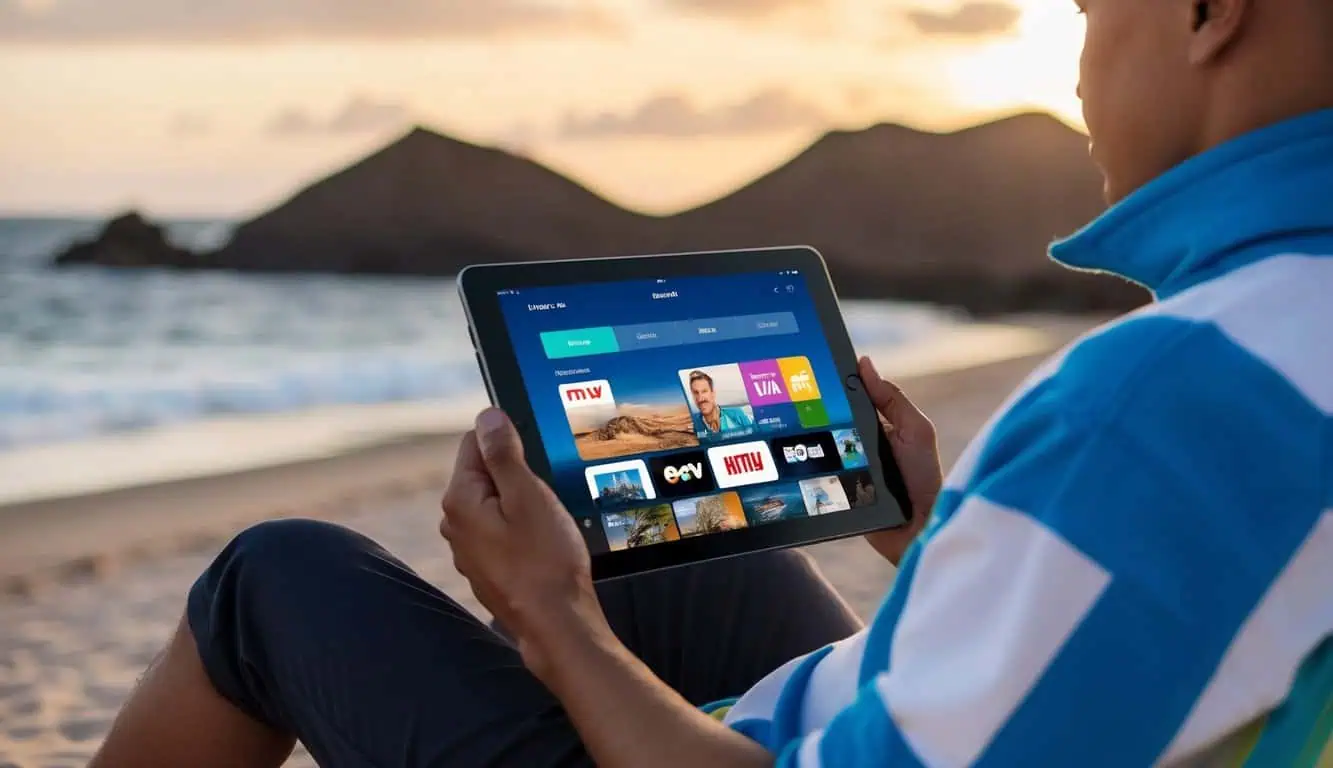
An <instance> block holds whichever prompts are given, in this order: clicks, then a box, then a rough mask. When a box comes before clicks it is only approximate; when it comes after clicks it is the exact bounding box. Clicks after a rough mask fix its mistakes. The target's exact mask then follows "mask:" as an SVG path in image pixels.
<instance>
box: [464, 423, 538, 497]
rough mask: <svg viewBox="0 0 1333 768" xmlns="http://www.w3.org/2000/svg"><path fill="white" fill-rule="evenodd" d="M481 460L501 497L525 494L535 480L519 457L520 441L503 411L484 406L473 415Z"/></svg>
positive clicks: (529, 490) (531, 487) (521, 443)
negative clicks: (475, 415)
mask: <svg viewBox="0 0 1333 768" xmlns="http://www.w3.org/2000/svg"><path fill="white" fill-rule="evenodd" d="M477 439H478V441H479V443H480V446H481V457H482V461H484V462H485V466H486V470H487V471H488V472H489V473H490V476H491V479H492V481H494V483H495V487H496V489H497V490H498V491H499V494H500V497H501V498H502V499H505V498H510V497H521V496H526V495H528V494H529V493H531V491H532V490H533V487H534V486H535V485H536V484H537V483H538V482H539V481H538V479H537V476H536V475H535V474H533V472H532V470H531V469H529V468H528V464H527V462H526V461H525V460H524V459H523V442H522V440H520V439H519V436H518V430H516V429H514V425H513V423H512V422H510V421H509V417H508V416H506V415H505V413H504V411H501V410H500V409H498V408H488V409H486V410H484V411H482V412H481V414H480V415H479V416H477Z"/></svg>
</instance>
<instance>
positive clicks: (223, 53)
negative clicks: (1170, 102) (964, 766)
mask: <svg viewBox="0 0 1333 768" xmlns="http://www.w3.org/2000/svg"><path fill="white" fill-rule="evenodd" d="M1081 39H1082V18H1081V17H1080V16H1078V15H1077V14H1076V13H1075V7H1074V4H1073V3H1072V2H1066V1H1064V0H376V1H375V2H370V1H369V0H211V1H210V2H207V3H193V2H187V1H186V0H0V93H3V94H4V95H3V98H0V212H11V213H92V214H103V213H108V212H111V211H114V210H117V209H120V208H125V207H130V206H134V207H139V208H141V209H144V210H147V211H148V212H150V213H152V214H155V215H158V216H167V215H224V216H233V215H246V214H249V213H252V212H254V211H257V210H259V209H262V208H263V207H265V206H268V205H271V204H273V203H275V202H277V201H279V200H280V199H282V198H283V197H285V196H286V195H287V194H289V193H290V192H292V191H293V190H294V189H295V188H296V187H297V186H299V185H300V184H302V183H304V182H306V181H309V180H311V179H313V178H315V177H318V176H320V175H322V174H323V173H326V172H328V171H330V170H332V169H335V168H337V167H338V166H340V165H342V164H344V163H346V162H348V161H350V160H353V159H355V158H357V157H358V156H360V155H362V154H364V153H366V152H368V151H370V150H372V149H374V148H375V147H377V146H379V145H380V144H383V143H384V142H386V141H388V140H391V139H392V138H393V137H394V136H395V135H397V134H399V133H401V132H402V131H403V130H404V129H405V128H407V127H409V126H411V125H413V124H423V125H426V126H428V127H431V128H433V129H436V130H439V131H442V132H446V133H450V134H452V135H455V136H458V137H460V138H463V139H466V140H469V141H475V142H478V143H483V144H491V145H499V146H504V147H507V148H510V149H513V150H516V151H521V152H523V153H525V154H528V155H529V156H532V157H534V158H536V159H538V160H540V161H541V162H544V163H546V164H548V165H550V166H552V167H554V168H556V169H557V170H560V171H562V172H565V173H567V174H569V175H571V176H573V177H575V178H577V179H578V180H579V181H581V182H583V183H585V184H587V185H588V186H590V187H592V188H593V189H595V190H597V191H599V192H600V193H602V194H605V195H607V196H608V197H611V198H612V199H614V200H616V201H617V202H620V203H621V204H624V205H627V206H630V207H634V208H639V209H642V210H651V211H670V210H675V209H679V208H681V207H685V206H689V205H692V204H697V203H699V202H702V201H704V200H706V199H709V198H711V197H714V196H716V195H718V194H722V193H725V192H726V191H729V190H730V189H731V188H733V187H735V186H736V185H738V184H740V183H743V182H745V181H747V180H749V179H750V178H752V177H753V176H755V175H757V174H759V173H762V172H764V171H766V170H768V169H769V168H771V167H773V166H774V165H776V164H778V163H781V162H782V161H784V160H785V159H786V158H787V157H789V156H790V155H791V154H792V153H793V152H795V151H797V150H799V149H800V148H801V147H803V146H804V145H805V144H807V143H808V142H809V141H811V140H812V139H813V138H815V137H817V136H818V135H819V134H821V133H822V132H824V131H826V130H829V129H831V128H861V127H865V126H867V125H869V124H872V123H876V122H881V121H894V122H902V123H906V124H909V125H913V126H916V127H920V128H926V129H932V130H949V129H954V128H958V127H962V126H965V125H968V124H971V123H974V122H978V121H980V120H983V119H987V118H990V117H993V116H996V115H1001V114H1005V113H1010V112H1014V111H1017V110H1021V109H1029V108H1037V109H1046V110H1050V111H1052V112H1054V113H1055V114H1057V115H1058V116H1060V117H1062V118H1064V119H1066V120H1067V121H1068V122H1070V123H1071V124H1073V125H1075V126H1079V125H1080V123H1079V117H1078V101H1077V99H1076V98H1075V96H1074V87H1075V84H1076V82H1077V59H1078V50H1079V45H1080V43H1081Z"/></svg>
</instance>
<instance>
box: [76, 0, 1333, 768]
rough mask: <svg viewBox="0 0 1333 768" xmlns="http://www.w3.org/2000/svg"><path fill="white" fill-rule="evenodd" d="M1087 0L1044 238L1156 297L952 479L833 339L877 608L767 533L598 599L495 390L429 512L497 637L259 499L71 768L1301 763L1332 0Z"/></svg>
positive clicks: (1331, 466) (1318, 642)
mask: <svg viewBox="0 0 1333 768" xmlns="http://www.w3.org/2000/svg"><path fill="white" fill-rule="evenodd" d="M1081 10H1082V11H1084V12H1085V13H1086V40H1085V45H1084V49H1083V57H1082V67H1081V82H1080V91H1079V92H1080V96H1081V98H1082V100H1083V104H1084V110H1085V116H1086V122H1087V126H1088V129H1089V133H1090V134H1091V137H1092V140H1093V148H1092V153H1093V157H1094V158H1095V160H1096V162H1097V163H1098V164H1099V166H1100V167H1101V169H1102V170H1103V173H1104V176H1105V178H1106V192H1107V197H1108V199H1109V201H1110V202H1111V203H1112V205H1111V207H1110V208H1109V209H1108V210H1107V211H1106V212H1105V213H1104V214H1103V215H1102V216H1100V217H1099V218H1098V219H1097V220H1095V221H1094V222H1092V223H1091V224H1090V225H1089V226H1088V227H1086V228H1085V229H1083V230H1081V231H1079V232H1078V233H1075V234H1074V235H1073V236H1071V237H1069V238H1067V239H1065V240H1062V241H1060V242H1059V243H1057V245H1056V246H1055V247H1054V249H1053V255H1054V257H1055V258H1056V259H1058V260H1060V261H1062V262H1064V263H1065V264H1068V265H1070V266H1072V267H1074V268H1078V269H1087V270H1103V271H1109V272H1113V273H1115V274H1118V275H1121V276H1123V277H1124V278H1126V279H1130V280H1134V281H1137V282H1139V283H1141V284H1143V285H1145V286H1147V287H1148V288H1150V289H1151V290H1152V292H1153V294H1154V295H1155V300H1154V301H1153V302H1152V303H1151V304H1149V305H1147V306H1146V307H1145V308H1143V309H1141V310H1139V311H1136V312H1134V313H1131V314H1130V315H1128V316H1126V317H1124V318H1121V319H1119V320H1117V321H1114V322H1111V323H1109V324H1108V325H1106V326H1104V327H1102V328H1099V329H1097V330H1095V331H1093V332H1091V333H1089V334H1088V335H1087V336H1085V337H1083V338H1082V339H1080V340H1079V341H1077V342H1075V343H1074V344H1073V345H1071V346H1070V347H1069V348H1068V349H1067V350H1064V351H1062V352H1061V353H1058V354H1057V355H1055V356H1054V357H1053V358H1052V359H1051V360H1050V361H1049V362H1048V363H1047V364H1045V365H1043V366H1041V367H1040V368H1039V369H1038V370H1037V371H1035V372H1034V373H1033V375H1032V377H1031V378H1030V379H1029V380H1028V381H1027V382H1026V383H1025V384H1024V385H1023V386H1021V387H1020V388H1019V390H1018V391H1017V392H1016V393H1015V394H1014V396H1013V397H1012V398H1011V400H1010V401H1009V403H1008V404H1006V405H1005V406H1004V407H1003V408H1002V409H1001V410H1000V411H999V412H998V413H997V415H996V416H995V417H994V418H993V419H992V420H991V422H990V423H989V424H988V425H987V426H986V427H985V428H984V429H983V430H982V432H981V434H979V435H978V436H977V438H976V439H975V441H974V442H973V443H972V444H971V445H970V447H969V448H968V449H967V450H966V451H964V453H963V455H962V456H961V457H960V458H959V460H958V461H957V463H956V464H955V466H954V468H953V470H952V472H951V473H950V475H949V476H948V478H947V480H945V479H943V478H942V477H941V471H940V466H939V460H938V455H937V451H936V449H935V439H934V431H933V428H932V426H931V423H930V422H929V421H928V420H927V419H926V418H925V416H924V415H922V414H921V413H920V412H919V411H917V410H916V409H915V408H914V406H913V405H912V404H911V402H910V401H909V400H908V398H907V397H906V396H905V395H904V394H903V393H902V392H901V391H900V390H899V389H898V388H897V387H895V386H894V385H893V384H891V383H888V382H886V381H885V380H884V379H882V378H881V377H880V376H879V375H878V374H877V373H876V372H875V370H874V368H873V366H871V365H870V364H869V363H868V362H864V361H863V362H862V364H861V375H862V377H863V378H864V380H865V388H866V391H867V392H868V393H869V394H870V396H871V397H872V399H873V400H874V401H875V403H876V404H877V406H878V407H879V409H880V411H881V413H882V414H883V415H884V417H885V420H886V422H887V424H888V426H887V427H886V429H888V430H889V432H890V436H889V439H890V443H891V445H892V447H893V454H894V457H895V458H896V459H897V461H898V463H899V464H900V466H901V467H902V470H903V473H904V475H905V477H906V478H907V482H908V485H909V495H910V501H911V504H910V506H911V508H912V509H913V511H914V512H917V513H920V514H917V515H916V516H915V521H916V522H914V525H913V527H911V528H910V529H908V530H898V531H889V532H883V533H880V534H876V535H874V536H873V537H872V540H871V543H872V544H874V545H875V546H876V548H877V549H878V550H879V551H881V552H882V553H883V554H885V555H886V556H887V557H889V559H891V560H894V561H896V562H897V563H898V575H897V578H896V580H895V582H894V584H893V585H892V588H891V590H890V591H889V593H888V596H887V597H886V599H885V601H884V603H883V604H882V606H881V607H880V608H879V611H878V612H877V614H876V615H875V617H874V620H873V621H872V622H871V623H870V625H869V626H867V627H862V626H860V624H859V622H858V621H857V620H856V619H855V618H854V617H853V616H851V615H850V613H849V612H848V611H847V609H846V608H845V607H844V606H843V604H842V603H841V602H840V601H839V599H838V598H837V596H836V594H834V593H833V592H832V591H831V590H830V589H829V587H828V585H827V584H826V583H825V582H823V581H822V580H820V579H819V578H818V575H817V574H816V573H815V572H814V571H813V570H812V568H811V566H810V564H809V562H808V560H807V559H806V558H805V557H804V556H802V555H799V554H796V553H792V552H784V553H779V554H767V555H756V556H752V557H748V558H743V559H739V560H735V561H723V562H719V563H709V564H705V565H700V566H695V567H693V568H689V569H682V570H680V571H669V572H666V573H664V574H659V575H654V576H645V577H643V578H642V579H633V580H629V581H627V582H611V583H607V584H599V585H597V586H594V585H593V583H592V582H591V581H590V579H589V561H588V553H587V550H586V549H585V547H584V545H583V543H582V539H581V537H580V536H579V534H578V532H577V531H576V530H575V527H574V523H573V521H572V518H571V517H570V515H569V514H567V512H566V511H565V510H564V509H562V508H561V506H560V503H559V502H558V500H557V499H556V497H555V496H554V495H553V494H552V492H551V490H550V489H549V488H548V487H546V486H545V485H544V484H543V483H542V482H540V481H539V480H538V479H537V478H536V477H535V476H534V475H533V474H532V472H531V471H530V470H529V469H528V468H527V466H526V464H525V463H524V459H523V455H522V452H521V448H520V443H519V441H518V439H517V437H516V435H515V432H514V429H513V428H512V426H511V425H510V423H509V422H508V421H507V419H506V418H505V416H504V414H502V413H500V412H497V411H494V410H488V411H485V412H483V413H482V414H481V415H480V416H479V418H478V420H477V429H476V430H475V431H474V432H472V433H469V434H468V435H467V436H466V437H465V438H464V440H463V442H462V446H461V448H460V451H459V455H458V460H457V466H456V469H455V472H454V475H453V477H452V479H451V481H450V483H449V487H448V490H447V491H446V493H445V495H444V499H443V502H442V509H443V515H442V520H441V524H440V530H441V533H442V534H443V535H444V537H445V538H446V539H448V541H449V543H450V549H451V551H452V555H453V558H454V564H455V566H456V567H457V568H458V570H459V571H460V572H461V573H462V574H463V575H464V576H466V577H467V579H468V580H469V582H470V584H471V587H472V590H473V592H474V593H475V594H476V596H477V597H478V598H479V599H480V600H481V602H482V603H483V604H484V605H485V606H486V607H487V608H488V609H489V610H490V611H492V612H493V613H494V615H495V616H496V617H497V619H498V622H499V625H500V626H502V627H503V628H504V630H505V633H504V634H500V633H497V632H494V631H492V629H491V628H489V627H487V626H484V625H483V624H482V623H481V622H479V621H477V620H475V619H473V618H472V617H471V616H470V615H469V614H467V613H466V612H465V611H463V610H462V609H461V608H459V607H458V606H457V604H455V603H453V602H452V601H451V600H449V599H448V598H447V597H445V596H444V595H442V594H440V593H439V592H437V591H435V590H433V589H432V588H431V587H430V586H429V585H427V584H425V583H424V582H422V581H421V580H420V579H418V578H416V577H415V576H414V575H412V574H411V573H410V572H409V571H407V570H406V568H405V567H404V566H402V565H401V564H400V563H398V562H397V561H395V560H393V559H392V558H391V557H390V556H389V555H388V554H387V553H385V552H383V551H382V550H380V549H379V548H377V547H376V546H375V545H374V544H373V543H371V542H368V541H365V540H364V539H362V538H360V537H358V536H357V535H356V534H353V533H351V532H349V531H346V530H343V529H339V528H335V527H332V526H325V525H321V524H318V523H308V522H301V521H280V522H272V523H266V524H264V525H261V526H259V527H257V528H253V529H250V530H248V531H246V532H243V533H242V534H240V535H239V536H238V537H237V538H236V539H235V540H234V541H233V542H232V543H231V544H229V545H228V546H227V547H226V548H225V549H224V550H223V551H222V553H221V554H220V555H219V556H218V558H217V559H216V560H215V561H214V563H213V564H212V565H211V566H210V567H209V568H208V569H207V570H206V571H205V573H204V574H203V575H202V576H201V578H200V579H199V581H198V582H197V583H196V585H195V586H194V588H193V589H192V590H191V592H190V595H189V599H188V601H187V606H186V611H185V617H184V619H183V620H182V623H181V625H180V627H179V629H178V630H177V631H176V634H175V636H174V638H173V639H172V640H171V641H170V644H169V645H168V647H167V649H166V651H165V653H164V656H163V657H162V659H161V660H160V661H158V662H157V663H156V664H154V665H153V666H152V667H151V668H150V670H149V671H148V672H147V674H146V676H145V678H144V680H143V682H142V684H141V685H140V687H139V688H138V690H137V691H136V692H135V694H134V695H133V696H132V697H131V699H130V700H129V702H128V703H127V704H126V705H125V707H124V709H123V711H122V712H121V713H120V715H119V717H118V718H117V720H116V722H115V724H114V726H113V729H112V732H111V734H110V736H109V738H108V739H107V740H106V742H105V744H104V746H103V750H102V752H101V753H100V755H99V757H98V759H97V760H96V762H95V765H98V766H126V765H133V766H136V767H138V768H143V767H145V766H154V765H163V766H166V765H172V766H176V765H191V766H203V767H207V766H240V765H276V764H278V763H279V762H281V760H282V758H283V756H284V755H285V754H286V752H287V751H288V750H289V749H291V747H292V743H293V739H295V738H298V737H299V738H300V739H301V740H302V741H303V742H304V743H305V744H306V745H307V747H308V748H309V749H310V750H311V752H312V753H313V754H314V756H315V757H316V758H317V759H318V760H319V761H320V762H321V763H322V764H325V765H336V766H343V765H352V766H362V765H365V766H369V765H411V766H424V765H462V766H471V765H522V766H566V765H590V764H594V763H595V764H597V765H601V766H611V767H616V766H636V767H637V768H654V767H655V766H677V765H690V766H697V767H699V768H703V767H705V766H723V765H725V766H751V765H753V766H767V765H774V764H777V765H781V766H818V765H830V766H852V767H855V766H871V765H875V766H917V765H927V766H961V765H975V766H982V767H983V768H984V767H986V766H1048V765H1050V766H1055V765H1060V766H1063V765H1080V766H1102V765H1105V766H1148V765H1167V766H1197V765H1223V764H1225V765H1238V764H1245V765H1251V766H1284V767H1285V766H1313V765H1315V764H1316V761H1319V760H1321V759H1323V760H1327V759H1329V749H1330V747H1329V727H1330V719H1329V718H1328V716H1327V713H1328V712H1329V707H1330V705H1331V704H1333V637H1331V636H1333V590H1330V589H1329V585H1330V584H1333V444H1331V441H1333V418H1331V417H1330V414H1333V346H1330V344H1329V342H1328V339H1327V338H1325V337H1326V336H1327V332H1328V329H1330V328H1333V298H1331V297H1333V197H1330V195H1331V194H1333V192H1331V191H1333V3H1329V2H1327V0H1265V1H1264V2H1252V1H1251V0H1197V1H1196V0H1082V7H1081ZM927 512H929V515H927V514H926V513H927ZM927 517H928V518H929V522H928V524H926V525H924V526H922V525H921V521H923V520H926V519H927ZM1321 713H1323V717H1322V719H1321ZM1321 752H1322V753H1323V754H1322V758H1321ZM1323 764H1327V763H1326V762H1325V763H1323Z"/></svg>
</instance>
